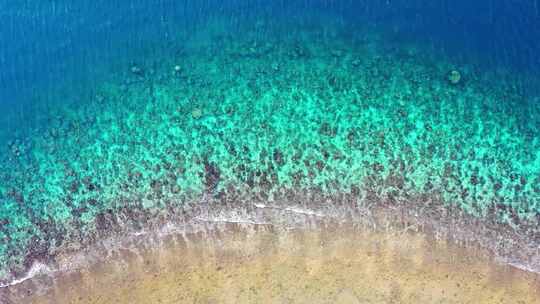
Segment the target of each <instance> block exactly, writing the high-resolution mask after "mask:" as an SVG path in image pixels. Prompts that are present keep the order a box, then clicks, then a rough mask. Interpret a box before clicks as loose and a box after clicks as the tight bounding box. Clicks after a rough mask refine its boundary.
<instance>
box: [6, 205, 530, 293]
mask: <svg viewBox="0 0 540 304" xmlns="http://www.w3.org/2000/svg"><path fill="white" fill-rule="evenodd" d="M210 207H217V205H212V204H211V203H210V204H208V205H206V207H204V208H200V209H198V210H197V211H194V213H193V216H192V217H191V220H188V221H184V222H183V224H180V225H179V224H178V222H177V223H176V224H172V223H168V224H167V225H164V226H161V228H160V229H157V230H143V231H139V232H137V233H130V234H127V236H128V237H127V238H126V235H124V236H123V238H118V237H112V238H109V239H106V240H104V241H102V242H99V243H98V244H95V245H94V246H91V247H90V248H88V249H86V250H82V251H81V252H79V253H78V254H76V255H71V256H68V255H66V256H64V257H63V260H62V259H59V260H58V261H57V267H58V268H57V270H56V271H54V272H53V274H52V275H51V274H48V275H43V274H42V275H38V276H36V277H34V278H30V279H28V280H26V281H24V282H22V283H20V284H17V285H15V286H10V287H8V288H3V289H0V299H3V298H2V296H3V297H4V298H6V299H8V300H5V301H6V302H7V303H12V302H8V301H14V302H13V303H53V302H54V301H56V296H58V295H54V296H53V297H54V299H55V300H54V301H53V300H51V301H53V302H46V301H45V300H43V299H46V298H47V296H49V297H50V296H51V291H52V292H55V293H57V292H60V291H61V290H70V289H71V288H74V286H76V285H73V286H71V285H69V284H67V285H66V278H70V280H71V279H72V278H81V276H82V275H83V274H84V276H83V277H86V276H90V277H91V278H93V279H92V280H99V278H100V277H101V276H103V273H100V272H99V271H96V270H99V269H102V268H103V267H108V266H111V265H116V266H114V267H120V266H122V265H125V263H126V261H129V260H130V259H133V258H134V257H136V259H139V260H140V258H141V257H142V256H145V255H146V259H150V260H151V259H152V258H151V257H152V256H155V257H154V258H159V257H160V256H162V255H163V254H171V253H174V252H182V250H188V251H189V248H188V247H189V246H187V245H186V244H188V243H190V244H191V245H190V246H194V247H196V248H200V249H201V250H203V251H204V250H209V251H211V252H213V251H216V250H217V251H219V250H222V249H223V248H222V247H221V246H222V245H223V246H224V245H226V244H227V242H228V239H227V238H229V237H233V238H234V237H235V235H236V236H243V237H246V236H249V237H256V236H257V235H261V234H260V233H262V235H264V236H265V237H266V238H275V239H276V238H277V239H280V238H281V237H283V236H284V235H285V238H287V237H288V236H287V235H288V233H290V232H291V231H298V232H300V233H305V234H308V235H311V236H313V235H316V234H320V233H323V234H325V235H326V237H327V239H328V241H329V242H334V241H335V242H346V243H349V244H353V243H352V242H351V239H354V238H355V237H362V236H365V235H371V236H373V235H382V236H384V237H388V238H390V239H391V238H394V240H395V241H400V240H402V241H403V246H412V245H414V244H417V243H418V242H419V239H421V240H422V241H421V242H423V243H422V244H423V245H422V248H427V254H428V255H429V251H430V250H435V249H434V248H436V247H437V246H439V245H440V246H443V247H444V248H446V249H448V250H449V251H448V255H449V256H448V257H449V258H450V257H451V255H452V254H453V253H455V252H459V253H460V254H461V255H464V256H466V257H467V258H471V259H473V260H475V261H479V262H478V263H480V264H482V265H484V266H485V267H487V268H488V269H491V268H493V269H498V270H497V271H500V270H501V269H503V270H504V273H505V275H508V274H511V275H509V276H508V278H510V279H512V280H513V279H514V278H515V277H516V276H517V277H519V278H520V280H522V279H524V278H526V280H528V282H534V284H538V285H537V286H536V287H535V288H536V290H537V291H538V292H540V274H539V273H538V272H537V273H533V272H527V271H525V270H524V269H526V268H527V266H526V265H524V264H521V265H520V264H516V265H511V262H509V261H508V260H504V259H501V258H504V257H500V256H497V252H493V251H492V249H493V248H485V247H481V246H480V244H481V243H474V242H472V241H471V240H470V239H469V237H470V236H471V235H476V236H477V237H478V239H479V240H480V239H481V235H478V234H477V232H478V231H476V232H474V231H472V230H469V233H468V234H461V235H450V234H448V233H449V232H448V231H449V228H448V227H442V226H439V227H430V226H429V222H430V221H433V220H435V219H433V218H432V219H428V218H427V217H426V218H423V217H422V215H421V214H418V213H417V212H418V210H411V209H409V210H407V212H405V210H391V209H388V208H384V207H383V206H379V207H371V209H369V208H367V209H366V208H365V207H359V208H351V207H350V206H347V205H346V204H345V205H343V204H342V205H340V206H337V207H335V208H333V209H332V208H330V209H331V210H333V213H330V212H328V211H325V210H324V206H321V205H319V208H316V207H313V206H312V207H311V208H306V207H304V206H301V205H296V206H295V205H292V204H290V205H288V206H284V205H281V206H280V205H277V204H274V205H272V204H268V205H263V204H254V206H253V209H251V210H249V209H247V208H246V209H243V210H242V209H240V208H231V207H229V208H227V207H224V206H221V207H220V208H210ZM404 207H405V206H404ZM406 207H410V206H409V205H407V206H406ZM330 209H328V210H330ZM415 213H416V214H417V215H419V216H414V217H409V216H408V214H415ZM368 214H369V215H368ZM414 219H416V220H417V221H416V222H414ZM437 223H443V224H444V223H445V221H437ZM471 227H473V226H469V227H467V229H471ZM465 228H466V227H462V230H461V231H464V230H466V229H465ZM328 229H334V230H335V233H334V234H332V233H330V232H329V231H331V230H328ZM340 229H344V230H340ZM347 229H349V232H348V234H347V233H345V231H348V230H347ZM351 229H352V231H355V233H350V230H351ZM326 230H328V231H326ZM325 231H326V232H325ZM336 231H337V232H336ZM340 231H341V232H340ZM444 231H446V234H445V232H444ZM356 234H358V235H356ZM289 236H290V235H289ZM332 236H333V237H335V238H336V240H332ZM245 241H246V244H248V245H249V246H251V247H250V248H251V250H254V248H255V249H256V248H258V247H257V246H255V245H254V244H251V243H250V240H248V239H246V240H245ZM178 244H184V247H182V248H178V247H176V248H174V246H176V245H178ZM411 244H412V245H411ZM172 245H174V246H173V248H172V249H171V248H170V246H172ZM186 246H187V247H186ZM353 246H356V245H353ZM278 247H279V246H278ZM282 247H283V246H282ZM260 248H262V249H261V250H260V251H258V254H260V255H262V257H264V256H265V255H266V254H267V253H266V252H265V251H264V250H263V249H264V248H268V247H265V246H262V247H260ZM280 248H281V247H280ZM275 249H276V248H274V249H273V250H275ZM282 249H283V248H282ZM417 249H418V248H417ZM446 249H445V250H446ZM507 249H508V248H507ZM242 250H243V249H242ZM242 250H240V251H238V252H242ZM306 250H307V249H306ZM357 250H363V249H362V248H357ZM308 251H309V250H308ZM442 251H444V250H441V252H442ZM269 252H272V251H269ZM283 254H284V253H283ZM438 254H442V253H438ZM252 256H253V258H254V259H258V257H257V255H252ZM537 258H538V257H537ZM240 260H241V259H240ZM240 260H239V261H240ZM129 263H131V262H128V264H129ZM198 263H203V262H202V261H199V262H198ZM119 265H120V266H119ZM194 265H196V263H195V264H194ZM519 266H521V269H520V267H519ZM70 267H71V268H70ZM434 267H435V268H436V267H438V266H434ZM531 267H534V265H533V266H531ZM62 268H63V269H62ZM138 268H140V267H135V269H138ZM531 269H534V268H531ZM168 271H170V270H167V272H168ZM121 273H122V271H120V272H119V273H117V274H118V275H121ZM126 274H129V271H127V272H126ZM503 279H504V275H501V276H500V277H499V278H498V279H497V280H503ZM68 281H69V280H68ZM142 281H144V280H142ZM78 283H80V284H83V285H84V284H85V282H84V280H83V281H79V282H78ZM531 284H532V283H531ZM83 285H81V286H83ZM531 290H533V289H531ZM36 291H38V292H36ZM40 294H41V295H40ZM60 295H61V292H60ZM29 296H30V297H29ZM36 296H37V298H39V299H40V300H39V302H33V300H31V299H34V298H35V297H36ZM42 297H43V298H42ZM11 299H16V301H15V300H11ZM25 301H26V302H25ZM43 301H45V302H43ZM141 301H142V300H141ZM68 302H69V301H68ZM68 302H66V303H68ZM54 303H57V302H54ZM60 303H62V302H60ZM69 303H71V302H69ZM80 303H85V302H80ZM103 303H105V302H103ZM526 303H535V302H526Z"/></svg>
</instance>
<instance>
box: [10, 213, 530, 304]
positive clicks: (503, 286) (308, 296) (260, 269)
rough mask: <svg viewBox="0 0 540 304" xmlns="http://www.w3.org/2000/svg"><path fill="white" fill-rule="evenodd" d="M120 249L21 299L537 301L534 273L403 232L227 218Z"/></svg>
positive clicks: (205, 301)
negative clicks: (297, 226)
mask: <svg viewBox="0 0 540 304" xmlns="http://www.w3.org/2000/svg"><path fill="white" fill-rule="evenodd" d="M118 253H120V254H116V255H114V256H113V257H111V258H110V259H109V260H108V262H106V263H101V264H99V265H94V266H92V267H90V268H87V269H85V270H79V271H75V272H72V273H70V274H66V275H62V276H60V277H58V278H56V279H55V283H54V287H53V288H52V289H50V290H49V291H48V292H46V293H45V294H42V295H38V296H31V295H30V296H27V297H25V300H24V302H26V303H47V304H48V303H51V304H52V303H57V304H63V303H96V304H97V303H119V304H120V303H130V304H133V303H540V300H539V299H540V277H539V276H538V275H536V274H533V273H529V272H525V271H522V270H519V269H516V268H513V267H510V266H502V265H500V264H498V263H496V262H495V261H493V260H492V259H490V258H489V257H487V256H486V255H484V253H482V252H481V251H480V250H474V249H471V248H469V249H465V248H462V247H459V246H457V245H453V244H449V243H448V242H446V241H440V240H433V239H432V238H430V237H428V236H426V235H425V234H422V233H416V232H410V231H408V230H406V229H405V230H397V229H394V230H392V231H387V232H370V231H368V230H365V229H363V228H360V227H358V226H355V225H354V224H329V223H324V224H320V225H317V226H316V227H311V228H309V229H294V228H293V229H287V228H279V227H276V226H273V225H257V224H238V223H228V224H224V225H223V226H221V228H220V229H213V230H211V231H206V232H199V233H193V234H177V235H169V236H167V237H166V238H165V239H164V240H162V242H161V245H160V246H157V247H154V248H148V247H147V248H141V249H140V250H138V252H137V253H134V251H133V250H125V251H122V250H119V251H118ZM16 303H19V302H16Z"/></svg>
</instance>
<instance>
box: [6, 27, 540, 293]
mask: <svg viewBox="0 0 540 304" xmlns="http://www.w3.org/2000/svg"><path fill="white" fill-rule="evenodd" d="M291 28H294V29H295V30H294V31H291ZM261 33H264V35H263V34H261ZM155 48H156V49H159V51H158V50H156V51H155V52H153V51H152V48H151V47H150V46H149V49H150V50H149V51H148V52H147V53H146V55H145V56H141V57H140V58H138V60H134V61H133V63H131V64H119V65H118V66H117V67H115V69H114V73H113V74H112V75H110V77H109V78H110V79H108V80H107V81H102V82H99V81H95V82H96V83H97V85H96V87H95V88H92V89H91V90H88V92H81V94H80V95H77V96H74V95H72V94H73V92H72V91H71V92H68V93H69V94H66V92H64V93H62V90H59V91H60V92H59V93H58V95H53V97H52V99H55V98H58V99H59V100H61V102H52V103H49V104H39V103H36V104H34V105H32V107H31V109H30V110H27V111H28V112H27V113H32V114H31V115H36V117H33V118H32V119H33V121H35V122H36V123H35V124H26V123H24V121H21V120H18V119H17V118H15V119H13V120H12V121H10V122H9V123H10V129H12V130H16V131H15V132H13V133H10V134H8V135H6V137H7V139H6V140H5V142H4V144H3V145H2V146H1V147H0V148H1V149H2V154H1V159H0V177H1V179H2V181H3V182H2V183H1V184H0V193H1V201H0V223H1V225H0V241H1V242H0V256H2V258H1V259H0V273H1V276H0V277H1V278H4V280H3V281H4V282H7V281H9V280H10V279H12V278H13V277H15V276H19V275H21V274H22V273H23V272H24V271H25V270H27V269H28V267H30V266H31V265H32V263H34V262H35V261H40V262H44V263H48V264H54V261H55V257H56V256H57V255H58V254H60V253H64V252H73V251H77V250H79V249H81V248H84V247H85V246H87V245H89V244H92V243H94V242H96V241H98V240H100V239H102V238H104V237H107V236H110V235H113V234H116V233H121V232H122V231H125V230H135V231H136V230H139V229H142V228H144V227H147V226H151V225H155V224H157V223H162V222H163V221H166V220H167V219H169V218H174V217H176V216H178V215H185V214H189V212H190V210H191V208H192V207H193V206H194V205H196V204H197V203H199V202H202V201H204V202H210V203H211V204H221V205H237V206H250V205H251V204H253V203H257V202H264V203H267V204H268V203H272V202H275V201H282V200H287V199H291V200H295V199H297V197H299V196H298V195H297V194H299V193H300V194H302V195H304V194H305V195H309V194H314V195H315V194H316V195H318V196H322V197H326V198H328V201H333V202H334V203H336V204H339V203H340V200H342V199H343V197H344V196H346V197H347V200H348V202H349V203H350V202H352V203H353V204H354V205H358V206H364V205H366V204H377V205H385V206H389V208H391V207H392V206H394V205H395V206H398V205H399V206H403V205H406V204H411V208H412V206H413V205H414V206H415V207H414V208H418V206H424V209H433V210H437V212H440V210H441V209H442V210H453V211H452V212H455V210H458V211H460V212H462V214H463V216H473V217H476V218H478V219H481V222H482V223H485V225H486V226H488V227H491V228H492V229H493V231H495V232H494V233H496V231H497V229H501V230H504V231H508V230H510V231H515V232H516V235H519V240H517V241H516V243H517V244H522V245H523V244H525V243H526V244H528V245H531V246H532V247H534V245H535V244H536V246H537V245H538V244H539V243H538V242H539V241H540V240H539V235H540V234H539V233H540V232H539V231H538V228H537V227H538V226H537V225H538V223H539V220H540V127H539V126H540V99H539V98H538V97H537V96H534V95H526V94H525V93H524V92H525V91H524V90H523V89H522V87H521V86H522V84H523V83H524V82H527V84H531V85H534V84H535V83H537V81H538V79H535V78H531V77H530V75H527V76H525V75H516V74H512V73H511V72H510V71H507V70H501V69H495V68H493V69H486V68H483V69H481V68H479V67H478V66H476V65H475V64H474V62H473V61H470V62H468V63H467V62H466V61H463V60H462V61H457V60H455V59H453V58H452V57H451V56H446V55H443V54H442V53H439V52H435V51H433V50H430V49H428V48H427V47H426V46H424V45H421V44H412V43H411V44H403V43H396V42H393V39H392V34H391V33H388V32H383V31H380V32H377V31H374V30H373V29H371V28H366V29H364V30H360V29H356V30H355V31H354V33H351V31H350V28H348V27H347V25H343V24H339V23H335V24H332V23H331V22H326V23H325V25H324V26H319V25H317V23H315V24H303V25H296V26H294V27H291V25H290V24H286V23H284V24H282V25H279V24H278V25H276V24H268V23H265V22H264V21H260V22H254V23H248V24H240V25H236V26H235V28H229V27H228V25H227V23H226V22H220V19H219V18H215V19H212V21H210V22H208V23H207V24H205V26H204V27H201V28H200V29H199V30H197V31H195V32H193V33H190V35H187V36H186V37H185V40H183V42H182V45H181V47H178V48H166V50H168V51H164V50H163V49H162V48H160V46H155ZM173 49H174V51H172V50H173ZM179 49H180V51H179ZM103 69H107V68H103ZM524 77H528V78H527V80H526V81H524V80H523V79H524ZM81 100H82V101H83V102H81ZM26 115H28V114H26ZM21 117H22V119H24V118H25V116H24V115H23V116H21ZM304 197H306V196H304ZM293 203H300V204H303V205H305V206H308V207H309V206H310V204H311V203H314V202H312V201H311V200H310V199H305V200H304V201H301V202H298V201H294V202H293ZM458 213H459V212H457V213H452V215H454V214H458ZM459 220H460V219H459V218H457V219H456V221H459ZM493 237H494V238H496V234H493ZM520 242H521V243H520Z"/></svg>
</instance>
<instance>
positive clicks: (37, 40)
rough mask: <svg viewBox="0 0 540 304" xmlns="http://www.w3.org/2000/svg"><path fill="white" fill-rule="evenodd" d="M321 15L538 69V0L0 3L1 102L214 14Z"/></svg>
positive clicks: (86, 73)
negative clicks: (369, 25) (304, 13)
mask: <svg viewBox="0 0 540 304" xmlns="http://www.w3.org/2000/svg"><path fill="white" fill-rule="evenodd" d="M269 2H271V4H269ZM317 9H319V10H320V11H321V12H324V13H328V12H334V13H335V15H336V17H337V18H342V19H343V20H346V21H347V22H353V23H356V24H357V25H358V26H362V25H365V24H374V25H376V26H378V27H380V28H389V29H393V30H395V31H396V34H397V36H398V37H400V38H401V39H403V40H413V41H414V40H416V41H424V42H425V43H427V44H430V45H432V46H433V47H434V48H436V49H440V50H445V51H446V52H448V53H450V54H455V55H456V57H458V56H465V57H466V56H467V55H471V54H473V55H475V56H477V57H481V58H482V59H483V60H484V61H485V62H484V63H487V64H489V65H500V66H502V67H505V68H515V69H518V70H524V71H529V72H532V73H538V72H539V71H540V56H538V54H539V53H540V38H539V37H540V2H539V1H538V0H513V1H499V0H489V1H487V0H479V1H463V0H458V1H455V0H452V1H450V0H430V1H426V0H417V1H411V0H381V1H366V0H363V1H351V0H347V1H230V0H229V1H172V0H160V1H144V2H143V1H104V0H96V1H56V0H53V1H37V2H36V1H24V0H23V1H3V2H2V3H1V4H0V41H1V48H0V71H1V73H0V98H1V101H2V103H3V104H6V103H13V102H21V101H20V100H19V99H18V98H19V97H24V98H26V99H27V98H28V95H29V93H30V92H31V91H32V90H35V89H36V86H38V87H45V88H49V87H50V86H51V84H53V83H55V82H57V81H58V80H64V81H65V80H66V79H69V78H70V79H80V78H87V80H88V79H92V78H93V77H92V76H91V75H92V67H93V66H95V65H96V64H97V63H103V62H104V61H105V62H106V61H114V60H116V59H118V58H120V57H121V58H127V57H129V56H130V55H133V54H136V53H137V51H139V50H140V49H141V46H142V42H143V41H148V40H155V41H159V42H160V43H166V42H167V41H170V40H174V33H175V31H181V30H186V29H190V28H194V27H196V26H197V22H198V21H200V20H203V19H205V18H211V16H212V15H213V14H216V13H218V14H223V13H224V14H227V15H228V16H229V17H230V20H231V22H235V21H238V20H241V19H242V18H246V17H249V16H250V15H256V14H259V13H261V12H264V13H265V14H275V15H280V14H285V13H290V14H292V15H301V14H302V13H303V12H307V11H310V13H312V12H313V11H314V10H315V11H316V10H317ZM478 55H479V56H478ZM94 73H98V71H94ZM73 83H78V82H77V81H73ZM24 98H23V99H24ZM15 100H17V101H15Z"/></svg>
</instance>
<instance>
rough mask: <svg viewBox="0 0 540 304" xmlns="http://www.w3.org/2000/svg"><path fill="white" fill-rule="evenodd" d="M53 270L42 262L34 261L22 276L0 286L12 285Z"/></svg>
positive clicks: (50, 272)
mask: <svg viewBox="0 0 540 304" xmlns="http://www.w3.org/2000/svg"><path fill="white" fill-rule="evenodd" d="M54 272H55V271H54V270H52V269H51V268H50V267H49V266H47V265H45V264H43V263H34V264H33V265H32V267H31V268H30V269H29V270H28V272H27V273H26V274H25V275H24V276H22V277H21V278H18V279H14V280H13V281H11V282H9V283H6V284H0V288H7V287H10V286H14V285H17V284H20V283H22V282H24V281H27V280H29V279H32V278H34V277H36V276H38V275H45V274H52V273H54Z"/></svg>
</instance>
